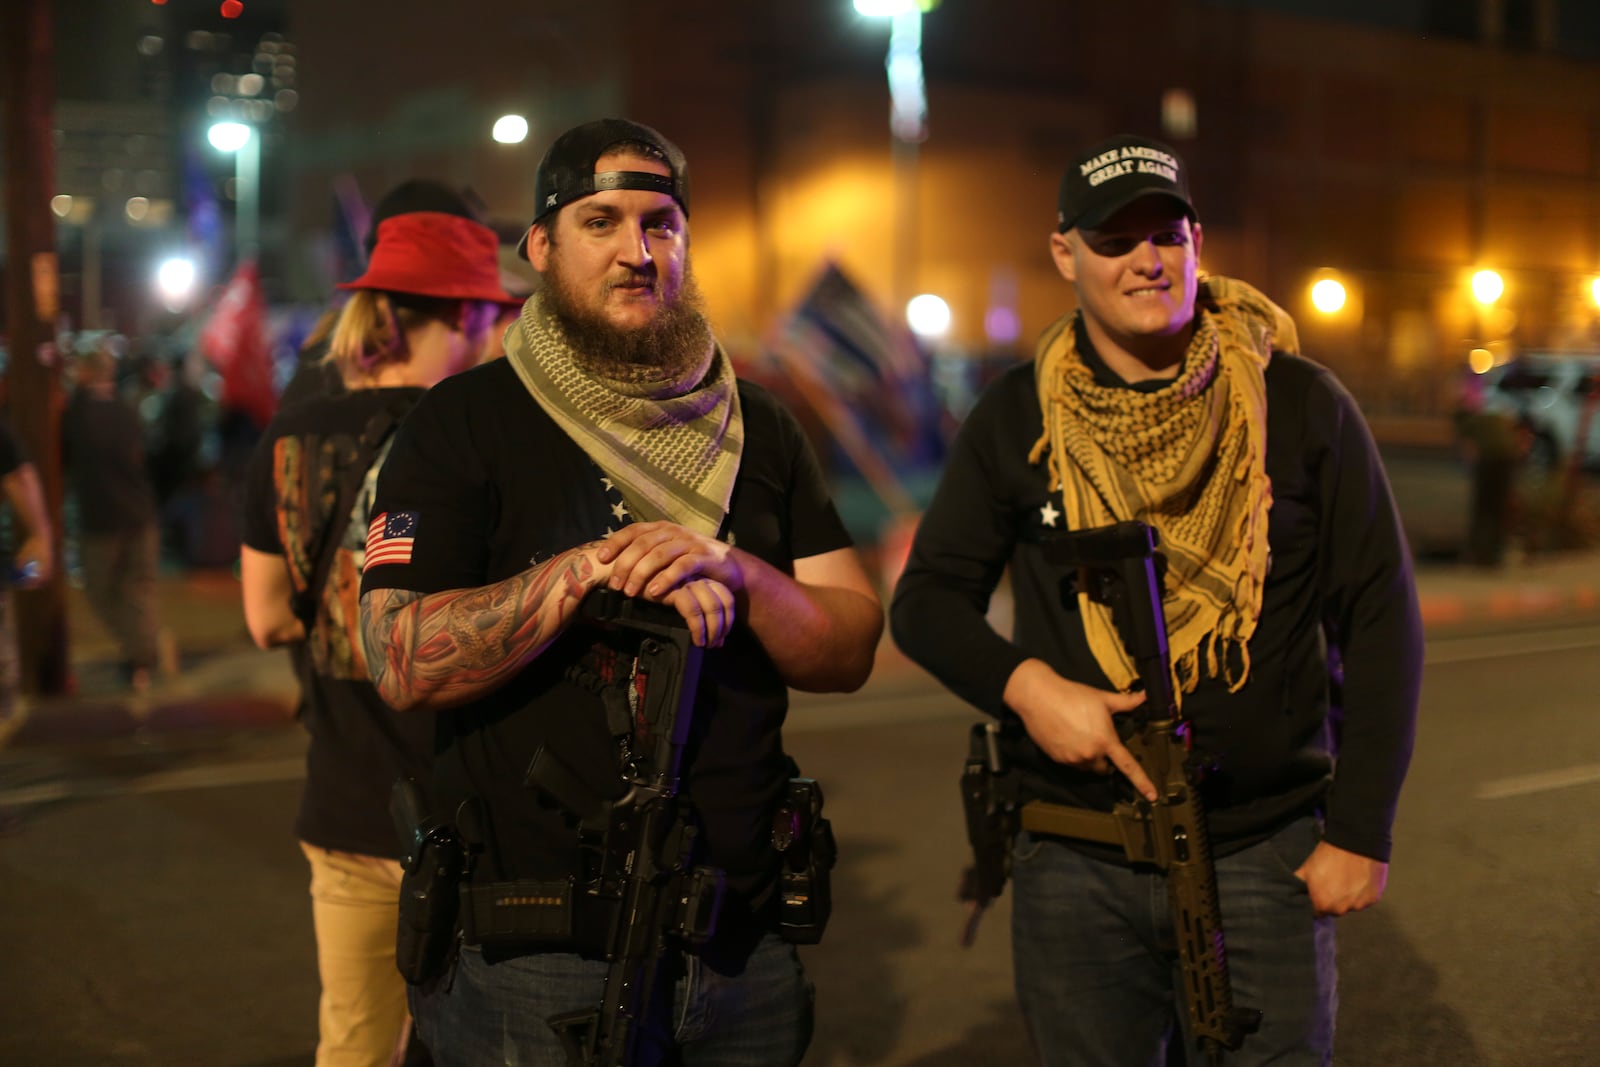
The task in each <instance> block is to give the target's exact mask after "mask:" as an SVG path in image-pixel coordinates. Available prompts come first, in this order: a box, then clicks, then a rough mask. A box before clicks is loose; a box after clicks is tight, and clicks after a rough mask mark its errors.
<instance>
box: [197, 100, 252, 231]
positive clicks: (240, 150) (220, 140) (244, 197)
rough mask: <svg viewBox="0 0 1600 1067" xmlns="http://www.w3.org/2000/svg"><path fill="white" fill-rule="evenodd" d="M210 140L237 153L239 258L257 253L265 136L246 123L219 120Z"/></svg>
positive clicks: (219, 148) (214, 145) (235, 185)
mask: <svg viewBox="0 0 1600 1067" xmlns="http://www.w3.org/2000/svg"><path fill="white" fill-rule="evenodd" d="M206 140H208V141H210V142H211V147H212V148H215V149H216V150H217V151H219V152H231V153H233V196H234V204H235V208H234V224H233V243H234V249H235V258H236V259H238V260H239V261H240V262H243V261H244V260H245V259H246V258H248V257H250V256H253V255H255V252H256V245H257V243H258V241H259V238H258V236H257V230H258V229H259V227H260V215H261V194H260V182H261V138H260V137H259V136H258V135H257V134H256V131H255V130H253V129H251V128H250V127H249V126H248V125H246V124H245V123H243V122H216V123H212V125H211V128H210V129H208V130H207V131H206Z"/></svg>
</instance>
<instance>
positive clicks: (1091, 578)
mask: <svg viewBox="0 0 1600 1067" xmlns="http://www.w3.org/2000/svg"><path fill="white" fill-rule="evenodd" d="M1157 540H1158V539H1157V535H1156V532H1155V530H1153V529H1152V528H1151V527H1149V526H1147V525H1145V524H1144V523H1142V522H1122V523H1117V524H1115V525H1113V526H1102V527H1099V528H1096V529H1093V530H1084V531H1081V532H1076V533H1069V534H1064V535H1061V536H1059V537H1055V538H1051V539H1049V540H1047V541H1046V542H1044V553H1045V558H1046V559H1048V560H1049V561H1050V562H1051V563H1054V564H1057V565H1059V566H1063V567H1074V568H1077V574H1076V588H1073V578H1071V577H1069V578H1067V579H1066V580H1065V581H1064V583H1063V590H1062V594H1063V596H1064V597H1065V596H1073V595H1075V594H1076V592H1077V591H1078V590H1081V591H1082V592H1084V593H1085V594H1087V595H1088V597H1089V598H1090V599H1091V600H1094V601H1096V602H1098V603H1102V604H1106V605H1108V606H1109V607H1110V609H1111V615H1112V621H1113V623H1114V624H1115V626H1116V629H1117V633H1118V634H1119V635H1120V636H1121V638H1122V645H1123V648H1124V649H1125V650H1126V651H1127V653H1128V655H1129V657H1130V658H1131V659H1132V660H1133V664H1134V669H1135V670H1136V672H1137V673H1138V675H1139V678H1140V680H1141V681H1142V682H1143V683H1144V692H1145V701H1144V703H1143V704H1141V705H1140V706H1139V707H1138V708H1136V709H1134V710H1133V711H1132V712H1130V713H1129V714H1128V715H1126V716H1120V717H1119V718H1120V719H1121V720H1122V721H1121V722H1120V723H1119V728H1118V732H1119V733H1121V734H1122V735H1123V743H1124V744H1125V745H1126V746H1127V748H1128V751H1129V752H1130V753H1132V755H1133V758H1134V759H1136V760H1138V761H1139V766H1140V767H1142V768H1144V772H1145V774H1146V775H1148V776H1149V778H1150V781H1151V782H1152V783H1154V785H1155V787H1156V791H1157V793H1158V794H1159V796H1158V798H1157V799H1156V800H1155V801H1154V802H1151V801H1148V800H1145V799H1144V798H1143V797H1142V796H1136V797H1135V798H1134V799H1131V800H1124V801H1121V802H1119V803H1118V804H1117V805H1116V807H1115V808H1114V809H1113V810H1112V811H1110V812H1097V811H1089V810H1087V809H1084V808H1075V807H1070V806H1067V805H1063V804H1051V803H1047V802H1044V801H1033V802H1030V803H1027V804H1024V805H1022V808H1021V825H1022V828H1023V829H1025V830H1030V831H1038V832H1041V833H1047V834H1055V835H1057V836H1060V837H1071V838H1077V839H1079V840H1083V841H1097V842H1101V843H1103V844H1110V845H1117V846H1120V847H1121V848H1122V850H1123V852H1124V853H1125V854H1126V856H1127V857H1128V859H1129V860H1130V861H1131V862H1133V863H1136V864H1147V865H1151V866H1154V867H1156V868H1158V869H1159V870H1161V871H1164V872H1165V873H1166V876H1167V894H1168V897H1169V899H1170V900H1171V902H1172V924H1173V929H1174V932H1175V933H1176V935H1177V950H1178V959H1179V962H1180V964H1181V965H1182V969H1183V984H1184V993H1185V997H1184V1000H1185V1004H1186V1010H1187V1012H1188V1016H1189V1024H1190V1028H1191V1030H1192V1031H1193V1033H1194V1036H1195V1039H1196V1042H1197V1044H1198V1046H1199V1048H1200V1051H1201V1052H1202V1053H1203V1054H1204V1055H1205V1056H1206V1058H1207V1060H1208V1061H1209V1062H1211V1063H1220V1062H1221V1057H1222V1050H1223V1049H1229V1050H1232V1049H1237V1048H1238V1047H1239V1046H1240V1045H1241V1044H1242V1043H1243V1041H1244V1039H1245V1037H1246V1036H1247V1035H1249V1034H1252V1033H1254V1032H1255V1031H1256V1029H1257V1027H1259V1026H1260V1024H1261V1013H1260V1012H1259V1011H1253V1010H1250V1009H1247V1008H1237V1007H1235V1006H1234V1004H1233V988H1232V986H1231V984H1230V982H1229V979H1228V957H1227V952H1226V950H1225V948H1224V944H1223V936H1222V913H1221V911H1220V909H1219V908H1218V905H1217V875H1216V868H1215V866H1214V865H1213V863H1212V858H1211V842H1210V839H1209V838H1208V837H1207V835H1206V821H1205V809H1204V808H1203V806H1202V804H1201V800H1200V796H1199V792H1198V790H1197V788H1196V786H1197V784H1198V781H1199V769H1198V768H1197V767H1196V765H1195V761H1194V759H1193V758H1192V757H1191V753H1190V747H1189V746H1190V741H1191V733H1190V725H1189V723H1188V722H1187V721H1186V720H1185V719H1184V718H1183V715H1182V713H1181V712H1180V711H1179V710H1178V704H1177V701H1176V699H1175V698H1174V695H1173V689H1172V667H1171V657H1170V655H1169V654H1168V651H1167V626H1166V615H1165V613H1164V612H1163V610H1162V606H1161V600H1162V595H1161V589H1162V586H1161V576H1160V574H1159V573H1158V563H1159V562H1160V561H1159V557H1158V555H1157V553H1156V544H1157Z"/></svg>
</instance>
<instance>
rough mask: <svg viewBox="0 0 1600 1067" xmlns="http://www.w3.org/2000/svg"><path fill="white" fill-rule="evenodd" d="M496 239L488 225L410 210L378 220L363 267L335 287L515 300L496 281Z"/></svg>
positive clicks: (471, 298)
mask: <svg viewBox="0 0 1600 1067" xmlns="http://www.w3.org/2000/svg"><path fill="white" fill-rule="evenodd" d="M499 247H500V240H499V238H497V237H496V236H495V234H494V231H493V230H491V229H489V227H487V226H483V225H480V224H479V223H476V222H473V221H472V220H471V219H464V218H461V217H460V216H459V215H446V214H444V213H443V212H439V211H410V212H407V213H406V214H404V215H394V216H391V217H389V218H387V219H384V220H383V221H382V222H380V223H379V224H378V244H377V246H376V247H374V248H373V250H372V258H371V259H370V260H369V261H368V262H367V272H366V273H365V274H363V275H362V276H361V277H359V278H357V279H356V280H355V281H351V282H340V283H339V288H340V289H381V290H383V291H384V292H388V293H412V294H414V295H416V296H433V297H439V298H440V299H444V300H494V301H499V302H500V303H510V302H514V301H516V297H514V296H512V295H511V294H510V293H508V292H506V291H505V287H504V286H502V285H501V284H500V260H499V255H498V249H499Z"/></svg>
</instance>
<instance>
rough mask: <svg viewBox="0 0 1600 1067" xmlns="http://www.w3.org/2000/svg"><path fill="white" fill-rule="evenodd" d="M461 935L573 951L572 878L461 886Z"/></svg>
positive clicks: (489, 942) (492, 942) (476, 941)
mask: <svg viewBox="0 0 1600 1067" xmlns="http://www.w3.org/2000/svg"><path fill="white" fill-rule="evenodd" d="M461 904H462V907H461V937H462V940H464V941H465V942H466V943H467V944H469V945H496V944H507V943H509V944H514V945H527V946H539V947H544V948H554V949H561V950H564V951H569V952H570V951H576V950H577V948H578V946H577V945H576V944H575V942H574V930H573V893H572V883H571V882H570V881H542V882H541V881H529V880H523V881H515V882H490V883H489V884H487V885H476V886H463V887H462V888H461Z"/></svg>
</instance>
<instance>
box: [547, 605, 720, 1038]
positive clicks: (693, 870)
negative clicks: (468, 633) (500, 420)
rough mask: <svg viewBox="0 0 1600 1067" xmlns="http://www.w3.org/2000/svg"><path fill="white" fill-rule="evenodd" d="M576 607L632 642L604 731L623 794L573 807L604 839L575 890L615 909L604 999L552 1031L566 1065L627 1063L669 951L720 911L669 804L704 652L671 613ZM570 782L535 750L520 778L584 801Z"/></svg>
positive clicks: (557, 1021)
mask: <svg viewBox="0 0 1600 1067" xmlns="http://www.w3.org/2000/svg"><path fill="white" fill-rule="evenodd" d="M578 612H579V614H578V621H580V622H590V623H594V624H598V625H600V626H602V627H607V628H611V629H614V630H619V631H623V632H625V633H628V634H630V635H631V634H637V635H638V638H639V641H638V651H637V658H636V660H635V666H634V670H633V674H632V678H631V680H630V682H629V686H630V690H631V695H630V697H629V699H628V701H627V702H626V705H625V706H624V707H625V711H626V714H627V715H628V717H629V719H630V720H631V721H630V722H628V723H626V724H623V723H613V724H612V725H613V733H615V734H618V735H619V737H620V739H621V740H620V745H619V748H620V750H621V763H622V769H623V778H624V783H623V784H624V785H625V786H626V787H627V790H626V792H625V793H624V794H623V795H622V796H621V797H620V799H617V800H612V801H605V802H603V803H601V804H600V805H599V806H598V807H596V806H594V805H593V804H592V802H591V803H589V804H588V805H587V806H588V808H589V810H587V811H583V808H582V807H580V808H579V810H580V811H583V819H582V823H581V825H582V826H584V827H588V828H590V829H596V830H597V829H599V828H602V827H603V832H604V837H603V839H602V845H601V860H600V867H599V870H598V872H597V874H596V875H595V876H594V877H593V878H591V879H588V880H587V884H586V885H584V886H582V887H580V889H581V891H585V892H587V893H589V894H590V895H591V896H596V897H601V898H606V899H612V900H615V901H616V902H617V906H616V908H615V912H614V914H615V918H614V919H613V921H612V923H611V926H610V931H609V933H608V935H607V949H606V958H607V959H608V960H609V961H610V964H611V965H610V968H609V969H608V970H607V972H606V981H605V992H604V994H603V995H602V997H601V1001H600V1005H599V1007H598V1008H597V1009H594V1010H588V1011H579V1012H570V1013H567V1014H564V1015H558V1016H555V1017H553V1018H552V1019H551V1020H550V1025H551V1027H552V1028H553V1029H554V1030H555V1031H556V1033H557V1034H558V1035H559V1036H560V1037H561V1040H562V1044H563V1045H564V1046H565V1047H566V1050H567V1055H568V1060H569V1062H570V1063H571V1064H572V1065H573V1067H632V1065H633V1064H634V1063H636V1062H637V1058H638V1056H639V1054H640V1051H641V1049H642V1045H641V1039H642V1037H643V1034H644V1032H645V1030H646V1028H647V1027H648V1025H649V1024H650V1021H651V1013H652V1010H653V1008H654V1007H655V1006H656V996H657V983H658V981H659V980H660V979H661V977H662V971H663V970H664V964H665V963H666V961H667V957H668V953H669V951H670V950H671V947H672V945H673V944H674V943H676V944H702V943H704V942H705V941H707V940H709V939H710V937H711V935H712V934H713V933H714V932H715V929H716V915H717V909H718V907H719V905H720V904H721V897H722V888H723V883H724V878H723V874H722V872H721V871H719V870H715V869H713V868H710V867H692V866H691V860H692V857H693V852H694V840H695V826H694V824H693V822H692V821H690V820H688V819H685V818H684V817H683V813H682V812H681V811H680V810H679V803H678V785H679V775H680V770H681V765H682V761H683V749H684V743H685V742H686V740H687V739H688V736H689V725H690V722H691V720H692V718H693V712H694V700H695V689H696V686H697V684H698V681H699V676H700V658H701V653H702V650H701V649H700V648H698V647H696V646H695V645H694V643H693V642H692V641H691V640H690V638H689V631H688V629H687V628H686V627H685V626H684V623H683V620H682V619H681V618H680V617H679V616H678V613H677V612H675V611H673V610H672V609H670V608H666V607H663V606H662V605H659V604H652V603H649V602H647V601H644V600H638V599H634V598H630V597H625V596H623V595H622V594H621V593H618V592H615V591H613V590H596V591H594V592H591V593H589V595H588V596H586V597H585V598H584V600H583V601H582V603H581V604H580V605H579V609H578ZM611 707H612V708H613V709H615V708H616V705H615V704H613V705H611ZM570 775H571V771H569V770H568V769H567V768H566V767H565V766H564V765H562V764H561V763H560V761H559V760H558V759H556V757H555V756H554V754H553V753H550V752H549V750H541V751H540V753H539V754H538V755H536V756H535V758H534V765H533V766H532V767H530V768H529V771H528V781H529V784H530V785H534V786H535V787H537V788H540V789H542V790H544V791H545V792H547V793H549V794H551V795H552V796H554V797H556V798H557V799H560V798H562V797H563V796H564V795H570V796H572V797H573V798H574V799H577V798H578V797H582V796H585V793H584V791H583V790H582V787H579V786H574V785H573V784H572V781H571V778H570ZM581 803H582V802H580V804H581Z"/></svg>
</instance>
